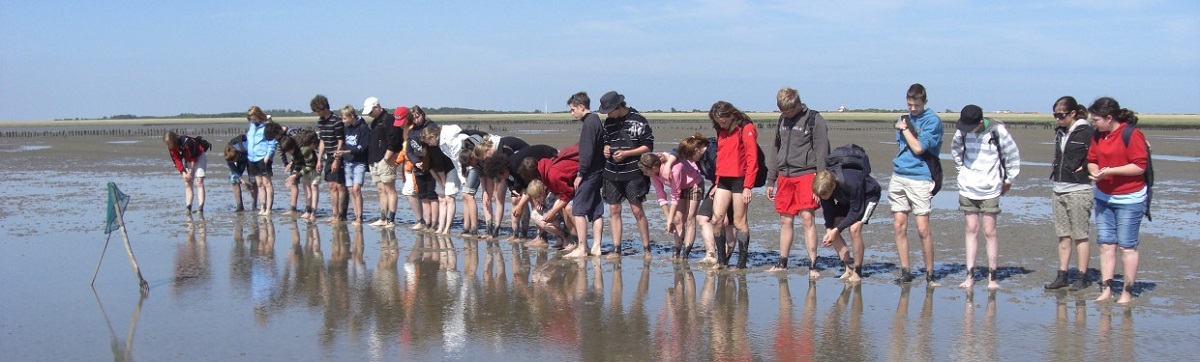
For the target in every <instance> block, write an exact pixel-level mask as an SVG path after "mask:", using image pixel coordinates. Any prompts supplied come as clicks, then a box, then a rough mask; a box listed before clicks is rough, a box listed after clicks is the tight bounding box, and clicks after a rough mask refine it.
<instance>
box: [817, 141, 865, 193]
mask: <svg viewBox="0 0 1200 362" xmlns="http://www.w3.org/2000/svg"><path fill="white" fill-rule="evenodd" d="M847 168H849V169H855V170H860V171H862V172H863V173H865V174H867V175H868V176H870V174H871V159H870V157H868V156H867V150H865V149H863V148H862V146H859V145H856V144H853V143H850V144H846V145H844V146H841V147H838V148H835V149H833V151H830V152H829V156H828V157H826V158H825V169H826V170H828V171H829V172H832V173H833V175H834V180H836V182H837V183H838V187H839V188H841V187H843V186H842V185H843V182H845V180H846V178H845V177H844V176H842V170H843V169H847Z"/></svg>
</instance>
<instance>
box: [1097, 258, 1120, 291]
mask: <svg viewBox="0 0 1200 362" xmlns="http://www.w3.org/2000/svg"><path fill="white" fill-rule="evenodd" d="M1116 268H1117V245H1116V244H1100V280H1101V282H1107V281H1109V280H1111V279H1112V278H1113V273H1114V272H1115V271H1116ZM1109 298H1112V287H1111V286H1109V287H1108V288H1105V287H1101V288H1100V296H1099V297H1096V301H1097V302H1100V301H1105V300H1108V299H1109Z"/></svg>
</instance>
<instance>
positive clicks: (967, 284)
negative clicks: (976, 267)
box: [958, 277, 975, 289]
mask: <svg viewBox="0 0 1200 362" xmlns="http://www.w3.org/2000/svg"><path fill="white" fill-rule="evenodd" d="M974 286H975V278H971V277H967V280H964V281H963V282H962V284H959V285H958V287H959V288H963V289H971V288H972V287H974Z"/></svg>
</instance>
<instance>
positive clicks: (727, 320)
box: [0, 138, 1200, 361]
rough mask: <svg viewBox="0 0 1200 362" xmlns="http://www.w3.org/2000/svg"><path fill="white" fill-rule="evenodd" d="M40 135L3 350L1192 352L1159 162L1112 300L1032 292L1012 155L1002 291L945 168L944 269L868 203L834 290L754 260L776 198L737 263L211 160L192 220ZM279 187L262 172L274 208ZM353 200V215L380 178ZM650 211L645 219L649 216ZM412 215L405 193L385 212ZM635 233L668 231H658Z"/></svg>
mask: <svg viewBox="0 0 1200 362" xmlns="http://www.w3.org/2000/svg"><path fill="white" fill-rule="evenodd" d="M214 139H215V138H214ZM54 145H55V148H54V149H44V150H35V151H30V152H23V153H20V154H19V155H21V157H26V158H27V159H20V160H27V162H26V161H20V160H18V159H11V158H10V159H6V161H5V162H3V163H0V174H2V175H3V176H2V178H0V197H3V198H4V199H5V200H8V201H9V202H8V203H5V204H0V235H2V240H0V250H3V252H0V273H2V275H4V277H3V278H0V287H2V288H3V290H4V291H5V292H4V293H2V294H0V310H3V311H4V312H3V317H0V331H2V332H3V335H4V337H3V338H0V360H11V361H25V360H97V359H108V358H109V355H110V354H111V355H112V358H113V359H114V360H130V359H141V360H289V359H296V360H368V359H369V360H381V359H410V360H483V359H495V358H496V357H501V358H504V359H505V360H700V359H706V360H710V359H719V360H730V359H743V360H745V359H749V360H812V359H817V360H905V361H908V360H1065V359H1069V360H1080V359H1088V360H1092V359H1100V360H1107V359H1120V360H1138V359H1145V360H1188V359H1190V357H1192V356H1194V355H1196V354H1197V353H1198V352H1200V347H1197V346H1196V344H1195V341H1196V340H1200V328H1197V327H1196V326H1197V325H1198V322H1200V317H1197V316H1198V315H1200V293H1197V292H1196V290H1197V288H1198V287H1200V285H1198V284H1200V283H1197V280H1200V274H1198V272H1197V271H1196V268H1194V264H1195V260H1196V258H1197V254H1196V250H1200V249H1197V248H1200V238H1197V237H1196V236H1195V235H1200V226H1198V225H1200V218H1198V217H1197V216H1196V215H1200V212H1198V211H1200V206H1198V205H1200V203H1197V201H1196V200H1197V199H1198V198H1200V186H1197V185H1195V184H1194V182H1192V180H1190V179H1187V178H1186V177H1180V176H1168V177H1166V178H1165V179H1164V178H1160V180H1159V185H1160V186H1159V187H1160V189H1159V190H1158V192H1159V194H1158V195H1160V196H1156V201H1155V205H1156V210H1157V211H1158V212H1157V213H1156V216H1155V221H1154V222H1151V223H1143V228H1142V232H1143V235H1144V238H1145V239H1146V241H1144V244H1143V245H1146V248H1145V249H1144V250H1143V254H1142V262H1143V264H1142V268H1143V271H1142V274H1140V275H1139V281H1138V284H1137V288H1138V291H1139V292H1138V295H1139V297H1138V301H1137V302H1136V304H1135V305H1134V306H1131V307H1122V306H1117V305H1115V304H1111V303H1094V302H1092V301H1091V298H1094V297H1095V295H1096V292H1097V289H1096V288H1095V287H1094V286H1093V287H1091V288H1089V289H1088V290H1086V291H1083V292H1079V293H1066V292H1059V293H1047V292H1043V291H1042V290H1041V283H1044V282H1047V281H1049V280H1048V276H1051V275H1052V273H1053V271H1052V268H1053V267H1052V266H1050V265H1053V262H1052V261H1051V259H1054V258H1055V257H1054V256H1053V254H1052V251H1051V248H1052V244H1051V243H1050V242H1048V241H1038V242H1029V240H1027V239H1030V238H1034V239H1036V238H1042V239H1045V235H1044V234H1045V233H1046V231H1045V229H1046V228H1047V227H1048V226H1046V219H1047V218H1048V217H1049V215H1050V210H1049V206H1048V201H1047V199H1046V197H1045V196H1044V195H1045V193H1046V192H1048V191H1047V190H1048V189H1047V184H1046V183H1045V181H1044V180H1035V179H1034V178H1038V177H1040V178H1044V176H1041V175H1043V174H1045V173H1046V168H1045V167H1030V168H1028V169H1025V170H1023V173H1022V175H1024V176H1022V179H1021V180H1019V181H1020V182H1018V183H1017V185H1016V187H1014V190H1013V192H1012V194H1011V195H1010V196H1006V197H1005V198H1004V199H1003V204H1002V206H1003V207H1004V208H1005V210H1006V211H1005V214H1003V216H1002V219H1001V220H1002V221H1001V223H1002V225H1001V232H1002V244H1001V259H1000V260H1001V270H1000V271H999V274H1000V280H1001V284H1002V286H1003V287H1004V288H1003V289H1001V290H1000V291H997V292H988V291H986V290H985V289H984V288H983V286H984V285H985V284H986V283H985V282H982V281H979V278H981V277H982V274H981V273H979V272H978V271H976V274H975V275H976V280H977V281H978V282H977V285H976V287H975V288H974V291H973V292H970V293H969V292H965V291H963V290H962V289H959V288H957V287H954V286H956V285H957V284H958V282H959V281H961V280H962V278H963V277H964V276H965V273H966V270H965V265H963V264H962V251H961V250H962V239H961V238H962V231H961V226H958V225H960V224H961V215H960V214H958V213H956V212H954V211H952V210H954V208H955V207H956V205H957V201H956V200H957V194H956V192H954V191H953V187H954V186H953V181H952V180H953V177H952V176H951V175H947V177H948V180H949V183H948V185H947V188H948V191H946V192H943V193H942V194H939V195H938V196H937V197H936V198H935V199H934V207H935V210H936V212H935V213H934V214H933V223H934V225H935V226H937V227H939V228H938V229H937V233H936V238H937V239H936V249H937V253H938V255H939V257H938V259H937V261H938V263H937V264H936V267H935V270H934V271H933V272H934V273H935V274H938V275H939V276H940V277H941V278H942V284H944V286H943V287H940V288H933V289H928V288H926V286H925V284H924V282H917V283H914V284H913V285H912V286H908V287H901V286H898V285H895V284H892V283H891V282H890V280H891V279H892V278H894V276H895V272H896V268H897V267H896V265H895V263H896V262H897V261H896V253H895V249H894V247H892V245H891V238H892V235H891V228H890V224H891V215H890V213H888V212H886V211H884V210H886V206H883V205H881V207H880V210H879V211H876V214H875V217H874V218H873V219H872V223H871V225H869V226H868V227H867V228H866V229H865V231H864V236H865V238H866V239H867V240H868V247H867V264H866V265H865V266H864V269H865V273H866V274H867V275H866V279H865V280H864V281H863V282H862V283H861V285H857V286H847V285H846V284H845V283H843V282H841V281H839V280H837V279H836V275H837V274H839V273H840V267H839V266H838V263H837V261H836V258H834V257H833V254H832V252H831V251H829V249H828V248H821V249H820V250H819V252H820V255H821V256H820V258H818V260H817V264H818V265H819V266H821V267H823V268H825V270H824V272H823V274H824V276H825V277H824V278H822V279H820V280H817V281H815V282H810V281H809V280H808V278H807V274H806V272H807V270H806V269H805V268H804V267H799V265H805V264H807V262H808V261H807V257H805V256H804V255H805V254H804V252H803V247H802V242H797V243H796V245H794V246H793V250H792V253H791V254H790V256H791V258H792V259H791V260H792V265H793V266H794V267H793V268H792V269H791V271H790V272H788V273H784V274H781V275H776V274H771V273H766V272H764V271H765V269H766V268H767V267H769V266H770V265H771V264H773V263H774V262H775V259H776V257H777V256H778V253H777V252H776V251H775V250H776V247H777V243H776V238H777V236H776V235H777V234H776V233H777V230H778V229H779V226H778V225H777V222H776V219H775V218H774V217H773V214H772V213H770V212H769V211H767V212H762V213H757V214H753V215H752V216H753V217H752V230H753V232H752V234H753V235H755V239H754V240H753V245H752V246H751V258H750V265H751V267H752V269H751V270H749V271H713V270H711V269H710V268H709V267H708V266H705V265H701V264H696V263H695V260H698V258H699V256H700V252H699V251H698V250H697V251H694V253H693V257H692V259H691V261H692V262H690V263H686V262H677V261H673V260H671V259H669V258H668V256H669V255H670V249H671V246H669V245H666V244H665V243H661V242H658V243H656V245H655V247H654V248H653V249H652V252H651V253H650V254H649V255H646V254H643V253H642V252H641V251H640V250H637V249H639V248H637V246H639V245H640V243H639V242H637V241H633V240H635V239H636V236H635V234H636V233H635V232H634V231H632V230H630V229H631V228H629V227H627V228H626V229H627V230H626V233H625V239H626V240H625V241H624V243H623V245H624V246H625V247H626V251H625V253H626V254H627V256H625V257H622V258H619V259H609V258H596V259H586V260H564V259H562V258H561V257H560V256H559V252H556V251H545V250H540V249H530V248H526V247H524V246H521V245H519V244H513V243H508V242H503V241H498V242H497V241H482V240H474V239H462V238H458V237H454V238H438V237H432V236H429V235H425V234H421V233H416V232H413V231H411V230H409V229H407V228H403V227H398V228H397V229H395V230H394V231H381V230H378V229H374V228H371V227H362V228H358V227H352V226H348V225H342V226H331V225H329V224H325V223H320V224H307V223H304V222H296V221H295V220H293V219H291V218H288V217H283V216H278V215H276V216H273V217H270V218H260V217H257V216H253V215H250V214H247V213H240V214H239V213H234V212H232V211H231V210H232V207H231V206H230V205H229V196H228V194H229V186H228V185H227V184H226V183H225V182H224V180H225V178H224V172H223V170H222V169H220V168H215V169H214V170H218V171H216V172H214V173H213V176H210V179H209V181H208V183H207V186H208V194H209V198H210V201H209V205H208V208H207V211H208V212H207V215H206V217H203V218H201V217H199V215H195V214H193V215H190V216H189V215H186V214H184V213H183V212H182V210H181V209H182V208H181V207H177V206H172V205H178V201H177V200H178V199H180V198H181V197H180V195H179V190H178V177H177V176H173V175H172V171H171V169H170V166H169V161H164V160H163V159H162V156H163V155H161V153H162V152H160V151H159V150H157V149H156V148H154V149H152V151H144V150H141V149H139V148H138V147H147V146H146V145H144V144H132V143H121V144H109V145H106V146H97V147H99V148H98V149H97V150H96V152H97V153H103V154H111V155H114V156H111V157H107V158H104V159H103V160H102V161H98V162H95V163H96V164H95V165H91V164H88V165H90V166H94V167H87V168H83V169H79V166H80V165H85V164H86V162H81V161H80V160H75V159H72V158H71V157H75V156H71V155H70V152H67V155H66V156H65V157H67V160H66V161H63V162H47V161H48V160H54V159H57V158H60V157H64V156H62V154H59V153H54V152H66V151H62V150H57V151H56V149H58V148H61V147H59V144H54ZM63 147H66V146H63ZM1031 156H1034V157H1036V154H1032V153H1031ZM88 160H89V159H85V160H84V161H88ZM92 161H94V160H92ZM131 170H134V171H135V172H131ZM145 170H154V171H145ZM48 171H49V172H48ZM878 173H880V174H884V175H887V174H888V172H886V171H885V170H881V171H880V172H878ZM1031 175H1032V176H1031ZM110 180H111V181H115V182H117V183H118V185H119V186H120V187H121V188H122V190H123V191H124V192H126V193H127V194H129V195H131V196H132V200H131V203H130V206H129V209H128V211H127V212H126V214H125V219H126V222H127V223H128V225H127V227H128V232H129V238H130V239H131V242H132V245H133V251H134V253H135V255H136V257H137V261H138V262H139V264H140V267H141V269H142V273H143V274H144V275H145V277H146V278H147V280H148V281H149V282H150V285H151V288H150V292H149V294H148V295H147V296H146V297H145V298H141V297H140V296H139V293H138V292H137V290H136V284H135V279H134V277H133V275H132V272H131V268H130V264H129V261H128V259H127V257H126V256H125V255H124V254H125V253H124V246H123V243H122V241H121V236H120V235H119V234H114V235H113V236H112V239H111V240H110V241H109V242H108V243H109V244H108V246H107V253H106V255H105V257H104V261H103V263H102V264H100V268H99V275H98V277H97V279H96V284H95V288H94V289H93V288H91V287H89V286H88V283H89V282H90V280H91V276H92V275H91V274H92V272H93V271H94V270H95V268H96V266H97V264H96V262H97V260H98V258H99V254H100V253H101V251H102V250H104V243H105V235H104V234H103V233H102V232H101V230H100V229H101V227H102V224H103V220H102V219H103V208H104V203H103V192H104V188H103V187H104V183H105V182H106V181H110ZM880 181H881V183H883V184H886V182H887V180H886V176H884V177H882V178H881V180H880ZM276 185H277V186H279V182H277V183H276ZM284 195H285V191H283V188H282V187H279V188H278V189H277V190H276V196H277V200H276V205H277V209H278V210H282V206H279V205H286V201H283V199H284ZM365 197H366V198H367V200H368V207H367V209H368V211H369V212H370V211H372V208H373V206H371V205H373V202H372V201H371V200H374V199H375V195H374V192H373V191H371V190H367V195H366V196H365ZM756 197H761V195H756ZM323 201H324V198H323ZM322 206H323V207H324V203H323V205H322ZM647 213H648V215H649V216H650V220H651V226H652V229H658V227H657V225H661V224H662V220H661V215H660V212H658V211H657V210H649V211H648V212H647ZM409 216H410V214H409V213H408V210H407V206H405V205H403V203H402V205H401V219H405V220H406V221H408V222H411V220H410V218H409ZM625 217H626V218H627V220H626V222H625V223H626V225H632V219H631V216H630V215H629V213H628V212H626V213H625ZM818 222H820V220H818ZM404 226H407V225H404ZM607 231H608V230H607V228H606V234H607ZM913 234H915V228H914V230H910V235H913ZM652 236H653V238H654V240H666V239H665V238H664V235H663V234H662V232H661V230H655V231H653V232H652ZM910 238H912V239H914V241H915V237H910ZM610 248H611V247H610V246H609V241H608V240H606V241H605V247H604V249H605V250H609V249H610ZM1029 249H1035V251H1032V252H1031V251H1029ZM1095 249H1096V248H1093V250H1092V254H1093V255H1092V263H1093V270H1092V272H1094V271H1095V270H1094V268H1095V266H1098V259H1097V258H1096V257H1095V254H1096V253H1097V251H1096V250H1095ZM1164 250H1166V251H1164ZM912 254H913V263H914V264H917V265H919V264H920V263H921V256H920V253H919V252H914V253H912ZM981 254H982V250H981ZM981 259H982V256H981ZM922 273H924V272H923V271H922ZM918 279H920V278H918ZM66 341H69V342H66ZM64 342H65V343H64Z"/></svg>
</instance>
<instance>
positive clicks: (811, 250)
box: [800, 209, 846, 279]
mask: <svg viewBox="0 0 1200 362" xmlns="http://www.w3.org/2000/svg"><path fill="white" fill-rule="evenodd" d="M800 223H801V224H803V225H804V248H805V249H806V250H807V251H808V260H809V261H810V262H811V264H809V269H808V277H809V279H817V278H820V277H821V272H818V271H816V270H815V269H813V268H812V266H814V265H817V225H816V223H814V222H813V210H812V209H805V210H800ZM838 238H839V239H840V238H841V235H838ZM845 244H846V242H845V240H843V241H842V245H845Z"/></svg>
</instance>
